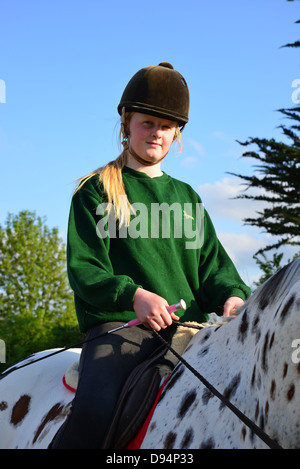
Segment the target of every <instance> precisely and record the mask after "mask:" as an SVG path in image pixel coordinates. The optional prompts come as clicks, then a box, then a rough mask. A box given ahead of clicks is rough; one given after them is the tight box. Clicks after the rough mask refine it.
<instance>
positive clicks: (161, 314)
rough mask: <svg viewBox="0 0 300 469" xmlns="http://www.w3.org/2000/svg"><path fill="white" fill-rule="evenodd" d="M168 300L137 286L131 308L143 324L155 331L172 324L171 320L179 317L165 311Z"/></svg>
mask: <svg viewBox="0 0 300 469" xmlns="http://www.w3.org/2000/svg"><path fill="white" fill-rule="evenodd" d="M167 306H169V305H168V302H167V301H166V300H165V299H164V298H162V297H161V296H159V295H156V294H155V293H151V292H150V291H148V290H143V289H142V288H138V289H137V291H136V293H135V297H134V301H133V309H134V311H135V313H136V315H137V317H138V318H139V320H140V321H141V323H142V324H144V326H149V327H150V328H152V329H154V330H155V331H160V329H165V328H166V327H168V326H170V325H171V324H172V320H173V319H174V320H175V321H178V319H179V317H178V316H176V314H174V313H169V312H168V311H167Z"/></svg>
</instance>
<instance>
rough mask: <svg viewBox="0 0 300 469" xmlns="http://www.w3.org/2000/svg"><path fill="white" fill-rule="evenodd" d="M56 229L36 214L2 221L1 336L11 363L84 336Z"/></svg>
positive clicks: (7, 359) (12, 217)
mask: <svg viewBox="0 0 300 469" xmlns="http://www.w3.org/2000/svg"><path fill="white" fill-rule="evenodd" d="M65 252H66V250H65V246H64V244H63V242H62V240H61V239H60V237H59V235H58V230H57V228H52V229H49V228H48V227H47V226H46V224H45V221H44V220H43V219H42V218H41V217H38V216H36V214H35V212H29V211H22V212H20V213H19V214H18V215H13V214H8V217H7V220H6V225H5V226H4V227H2V226H1V225H0V338H1V339H2V340H4V341H5V344H6V366H8V365H10V364H12V363H15V362H16V361H17V360H20V359H22V358H24V357H25V356H27V355H29V354H31V353H33V352H36V351H39V350H43V349H46V348H53V347H62V346H64V345H69V344H72V343H74V342H76V341H78V340H80V335H79V333H78V329H77V321H76V315H75V311H74V306H73V295H72V292H71V290H70V287H69V284H68V279H67V274H66V253H65Z"/></svg>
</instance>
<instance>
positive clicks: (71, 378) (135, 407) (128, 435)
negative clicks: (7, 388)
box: [63, 323, 199, 449]
mask: <svg viewBox="0 0 300 469" xmlns="http://www.w3.org/2000/svg"><path fill="white" fill-rule="evenodd" d="M187 324H189V325H190V326H192V325H193V324H194V325H196V327H197V329H196V328H195V329H194V328H191V327H189V328H185V327H183V326H179V327H178V329H177V331H176V333H175V334H174V336H173V339H172V343H171V347H172V348H174V349H175V350H176V352H177V353H179V354H181V353H183V351H184V349H185V348H186V346H187V344H188V343H189V341H190V340H191V338H192V337H193V335H195V334H196V333H197V332H198V329H199V324H197V323H187ZM177 362H178V359H177V358H176V357H175V356H174V355H173V354H172V352H171V351H169V350H168V348H167V346H166V345H164V344H163V345H162V346H161V347H160V348H159V349H158V350H157V351H156V352H155V354H153V355H152V356H150V357H149V358H148V359H147V360H146V361H144V362H143V363H141V364H140V365H138V366H137V367H136V368H135V369H134V370H133V371H132V372H131V374H130V375H129V376H128V378H127V381H126V383H125V385H124V387H123V389H122V392H121V394H120V396H119V399H118V402H117V405H116V407H115V411H114V415H113V418H112V421H111V424H110V427H109V429H108V431H107V434H106V438H105V441H104V443H103V445H102V449H124V448H126V447H128V445H129V444H130V443H131V442H132V440H133V439H134V438H135V437H136V435H137V433H138V432H139V430H140V429H141V428H142V426H143V424H144V422H145V421H146V419H147V417H148V415H149V413H150V411H151V409H152V408H153V404H154V402H155V401H157V400H158V394H159V390H160V388H161V385H162V383H163V382H164V381H165V380H166V378H167V377H168V376H169V375H170V374H171V372H172V370H173V368H174V367H175V365H176V364H177ZM77 380H78V362H77V363H74V364H73V365H72V366H71V367H70V368H69V369H68V370H67V372H66V374H65V376H64V377H63V382H64V385H65V386H66V387H67V388H68V389H69V390H71V391H73V392H75V391H76V388H77Z"/></svg>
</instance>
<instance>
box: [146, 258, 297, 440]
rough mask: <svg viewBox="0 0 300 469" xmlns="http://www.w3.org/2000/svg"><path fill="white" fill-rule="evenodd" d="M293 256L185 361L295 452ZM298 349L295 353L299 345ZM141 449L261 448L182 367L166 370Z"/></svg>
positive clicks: (199, 338) (197, 341)
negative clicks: (165, 377)
mask: <svg viewBox="0 0 300 469" xmlns="http://www.w3.org/2000/svg"><path fill="white" fill-rule="evenodd" d="M295 344H296V345H297V344H298V347H299V344H300V258H299V259H296V260H295V261H293V262H292V263H291V264H289V265H287V266H286V267H284V268H283V269H281V270H280V271H279V272H278V273H277V274H275V275H274V276H273V277H272V278H271V279H269V280H268V281H267V282H265V284H264V285H262V286H261V287H260V288H258V289H257V290H256V292H255V293H254V294H253V295H252V296H251V297H250V299H248V300H247V302H246V303H245V304H244V305H243V307H242V308H241V310H240V312H239V315H238V316H237V317H236V318H235V319H234V320H232V321H231V322H230V323H228V324H227V325H224V326H222V327H220V328H218V327H215V328H214V327H210V328H206V329H204V330H203V331H201V332H199V333H198V334H196V335H195V336H194V337H193V339H192V340H191V342H190V343H189V345H188V346H187V348H186V350H185V353H184V354H183V357H184V359H185V360H186V361H187V362H188V363H189V364H190V365H192V366H193V367H194V368H195V369H196V370H198V371H199V373H200V374H201V375H202V376H204V377H205V378H206V380H207V381H208V382H209V383H211V384H212V385H213V386H214V387H215V388H216V389H217V390H218V391H220V392H221V393H222V394H223V395H224V396H225V397H227V398H228V399H229V400H230V401H231V402H232V403H233V404H234V405H235V406H236V407H237V408H238V409H239V410H240V411H242V412H243V413H244V414H245V415H246V416H248V417H249V418H250V419H251V420H252V421H253V422H254V423H256V425H258V426H259V427H260V428H262V429H263V430H264V432H265V433H266V434H268V435H269V436H270V437H271V438H272V439H273V440H275V441H277V442H278V443H279V444H280V446H281V447H283V448H286V449H288V448H300V426H299V415H300V387H299V385H300V363H299V362H300V353H297V349H295V348H293V347H294V346H295ZM299 350H300V348H299ZM142 448H155V449H160V448H164V449H171V448H174V449H181V448H182V449H183V448H185V449H187V448H190V449H192V448H193V449H196V448H199V449H202V448H203V449H204V448H211V449H213V448H222V449H226V448H267V446H266V444H265V443H264V442H263V441H262V440H261V439H260V438H259V437H257V436H256V435H255V434H254V433H253V432H252V431H251V429H250V428H249V427H248V426H246V425H245V424H244V423H243V422H241V420H239V418H238V417H237V416H236V415H234V414H233V412H232V411H231V410H230V409H228V408H227V407H226V406H224V405H223V404H222V403H221V402H220V400H219V399H218V398H217V397H215V396H214V395H213V394H212V393H211V392H210V391H208V389H207V388H206V387H205V386H204V385H203V384H202V383H201V382H200V381H199V380H198V379H197V378H196V377H195V376H194V375H193V374H192V373H191V372H190V371H189V370H188V369H187V368H186V367H185V366H184V365H183V364H179V365H178V366H177V367H176V369H175V370H174V371H173V373H172V375H171V377H170V379H169V382H168V384H167V386H166V387H165V390H164V392H163V394H162V396H161V399H160V402H159V404H158V406H157V407H156V410H155V412H154V415H153V417H152V420H151V423H150V426H149V428H148V432H147V434H146V436H145V439H144V441H143V444H142Z"/></svg>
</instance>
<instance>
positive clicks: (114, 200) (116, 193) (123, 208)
mask: <svg viewBox="0 0 300 469" xmlns="http://www.w3.org/2000/svg"><path fill="white" fill-rule="evenodd" d="M132 114H133V113H132V112H125V108H123V110H122V116H121V127H120V135H119V138H120V141H121V144H122V146H123V151H122V152H121V154H120V155H119V156H118V157H117V158H116V159H115V160H113V161H110V162H109V163H107V164H106V165H105V166H101V167H100V168H98V169H95V170H94V171H92V172H91V173H90V174H88V175H86V176H83V177H82V178H80V179H79V180H78V181H77V183H78V186H77V187H76V189H75V192H74V195H75V194H76V193H77V192H78V191H79V190H80V189H81V187H82V186H83V185H84V184H85V183H86V182H87V181H88V180H89V179H90V178H91V177H93V176H95V175H96V174H98V175H99V180H100V182H101V184H102V186H103V189H104V191H105V193H106V195H107V202H108V208H107V210H106V212H107V213H108V215H109V213H110V212H111V210H112V207H114V211H115V217H116V220H118V222H119V226H122V225H125V226H128V225H129V222H130V215H131V214H132V213H133V210H132V207H131V205H130V202H129V200H128V198H127V195H126V190H125V186H124V183H123V178H122V169H123V168H124V166H125V165H126V162H127V151H128V132H127V127H128V125H129V122H130V119H131V116H132ZM175 140H176V141H177V143H178V146H179V151H180V152H181V151H182V138H181V130H180V128H179V126H178V125H177V126H176V129H175V134H174V141H175Z"/></svg>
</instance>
